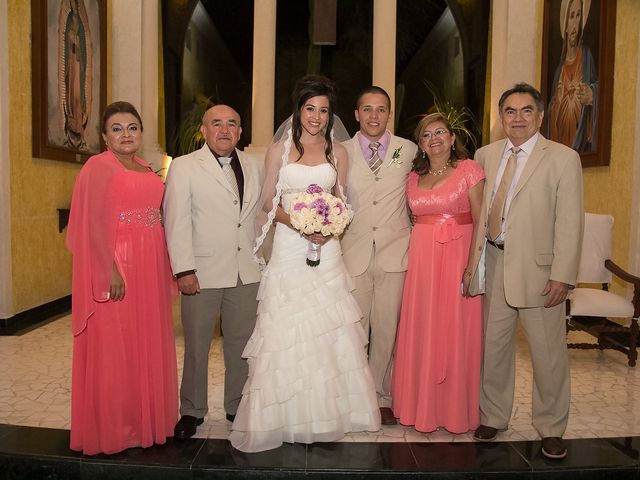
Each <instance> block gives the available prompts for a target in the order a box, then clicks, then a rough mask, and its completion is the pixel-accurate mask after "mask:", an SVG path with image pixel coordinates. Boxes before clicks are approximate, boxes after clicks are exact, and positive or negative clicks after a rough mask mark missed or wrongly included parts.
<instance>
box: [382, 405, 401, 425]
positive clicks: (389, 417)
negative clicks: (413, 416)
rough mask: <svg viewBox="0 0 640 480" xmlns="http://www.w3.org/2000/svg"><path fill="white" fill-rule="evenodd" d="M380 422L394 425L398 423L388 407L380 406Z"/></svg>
mask: <svg viewBox="0 0 640 480" xmlns="http://www.w3.org/2000/svg"><path fill="white" fill-rule="evenodd" d="M380 423H382V425H396V424H397V423H398V421H397V420H396V417H395V416H394V415H393V412H392V411H391V409H390V408H389V407H380Z"/></svg>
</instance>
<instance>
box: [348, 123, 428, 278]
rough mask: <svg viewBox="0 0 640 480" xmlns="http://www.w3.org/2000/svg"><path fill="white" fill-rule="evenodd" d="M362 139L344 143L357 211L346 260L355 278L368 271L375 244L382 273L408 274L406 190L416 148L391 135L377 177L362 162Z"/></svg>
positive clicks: (350, 196)
mask: <svg viewBox="0 0 640 480" xmlns="http://www.w3.org/2000/svg"><path fill="white" fill-rule="evenodd" d="M359 135H360V134H359V133H356V134H355V135H354V137H353V138H351V139H350V140H347V141H346V142H344V143H343V144H342V145H344V147H345V148H346V149H347V153H348V155H349V174H348V180H347V196H348V199H349V202H350V203H351V206H352V208H353V211H354V212H355V217H354V219H353V221H352V222H351V224H350V225H349V227H348V228H347V230H346V232H345V234H344V236H343V237H342V241H341V244H342V253H343V255H344V261H345V264H346V266H347V269H348V270H349V274H350V275H351V276H353V277H355V276H358V275H361V274H362V273H363V272H364V271H365V270H366V269H367V267H368V266H369V260H370V259H371V253H372V250H373V244H374V242H375V248H376V259H377V261H378V264H379V265H380V266H381V267H382V268H383V270H384V271H386V272H404V271H406V270H407V256H408V250H409V235H410V233H411V222H410V221H409V211H408V207H407V197H406V194H405V188H406V182H407V177H408V175H409V172H410V171H411V165H412V162H413V158H414V157H415V154H416V150H417V148H418V147H417V146H416V145H415V144H414V143H413V142H411V141H409V140H406V139H404V138H400V137H396V136H395V135H391V140H390V142H389V148H387V151H386V154H385V158H384V160H383V164H382V170H381V171H380V172H379V174H378V176H377V177H376V176H375V175H374V174H373V172H372V171H371V169H370V168H369V164H368V159H365V158H364V155H363V153H362V149H361V148H360V142H359V140H358V136H359ZM394 156H395V158H394Z"/></svg>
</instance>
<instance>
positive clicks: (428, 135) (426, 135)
mask: <svg viewBox="0 0 640 480" xmlns="http://www.w3.org/2000/svg"><path fill="white" fill-rule="evenodd" d="M447 133H449V130H447V129H446V128H438V129H436V131H435V132H433V133H431V132H430V131H428V130H427V131H426V132H424V133H423V134H422V138H424V139H425V140H431V139H432V138H433V137H438V138H440V137H444V136H445V135H446V134H447Z"/></svg>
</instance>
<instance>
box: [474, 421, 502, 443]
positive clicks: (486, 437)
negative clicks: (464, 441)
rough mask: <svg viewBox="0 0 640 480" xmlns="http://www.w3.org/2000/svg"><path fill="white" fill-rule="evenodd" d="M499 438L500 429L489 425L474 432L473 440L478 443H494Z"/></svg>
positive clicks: (481, 426)
mask: <svg viewBox="0 0 640 480" xmlns="http://www.w3.org/2000/svg"><path fill="white" fill-rule="evenodd" d="M497 436H498V429H497V428H493V427H489V426H488V425H480V426H479V427H478V428H476V431H475V432H473V439H474V440H476V441H478V442H493V441H494V440H495V439H496V437H497Z"/></svg>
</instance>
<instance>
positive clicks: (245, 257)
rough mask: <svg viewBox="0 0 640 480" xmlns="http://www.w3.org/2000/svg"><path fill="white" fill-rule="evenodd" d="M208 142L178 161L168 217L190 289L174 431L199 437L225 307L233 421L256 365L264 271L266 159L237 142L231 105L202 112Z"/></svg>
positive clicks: (185, 298) (227, 402)
mask: <svg viewBox="0 0 640 480" xmlns="http://www.w3.org/2000/svg"><path fill="white" fill-rule="evenodd" d="M200 132H201V133H202V136H203V137H204V138H205V141H206V143H205V144H204V145H203V146H202V148H201V149H199V150H196V151H195V152H192V153H190V154H188V155H185V156H183V157H179V158H176V159H175V160H174V161H173V162H172V163H171V168H170V169H169V174H168V175H167V187H166V192H165V196H164V203H163V208H164V222H165V232H166V236H167V246H168V248H169V256H170V258H171V267H172V268H173V272H174V274H175V276H176V278H177V279H178V288H179V289H180V292H181V293H182V302H181V312H182V325H183V327H184V369H183V375H182V385H181V387H180V415H181V418H180V421H179V422H178V424H177V425H176V427H175V430H174V436H175V438H178V439H185V438H189V437H191V436H192V435H193V434H195V433H196V428H197V427H198V425H200V424H201V423H202V422H203V421H204V416H205V415H206V413H207V411H208V406H207V380H208V360H209V348H210V346H211V340H212V338H213V332H214V327H215V324H216V319H217V316H218V313H220V321H221V323H222V325H221V329H222V333H223V350H224V364H225V379H224V408H225V410H226V412H227V420H229V421H233V419H234V417H235V414H236V410H237V408H238V405H239V404H240V398H241V397H242V387H243V386H244V383H245V381H246V380H247V375H248V365H247V362H246V360H244V359H243V358H241V355H242V351H243V350H244V347H245V345H246V343H247V341H248V340H249V337H250V336H251V333H252V332H253V327H254V325H255V322H256V309H257V300H256V295H257V292H258V282H259V281H260V271H259V270H258V265H257V263H255V262H254V261H253V255H252V247H253V243H254V240H255V235H254V232H255V230H254V219H255V216H256V213H257V212H258V210H259V198H260V190H261V186H262V162H259V161H258V160H256V159H253V158H251V157H248V156H246V155H245V154H244V153H243V152H241V151H239V150H237V149H236V148H235V147H236V144H237V143H238V140H239V138H240V134H241V132H242V128H241V127H240V116H239V115H238V113H237V112H236V111H235V110H234V109H232V108H231V107H228V106H227V105H216V106H214V107H211V108H210V109H209V110H207V112H206V113H205V114H204V117H203V118H202V126H201V127H200Z"/></svg>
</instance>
